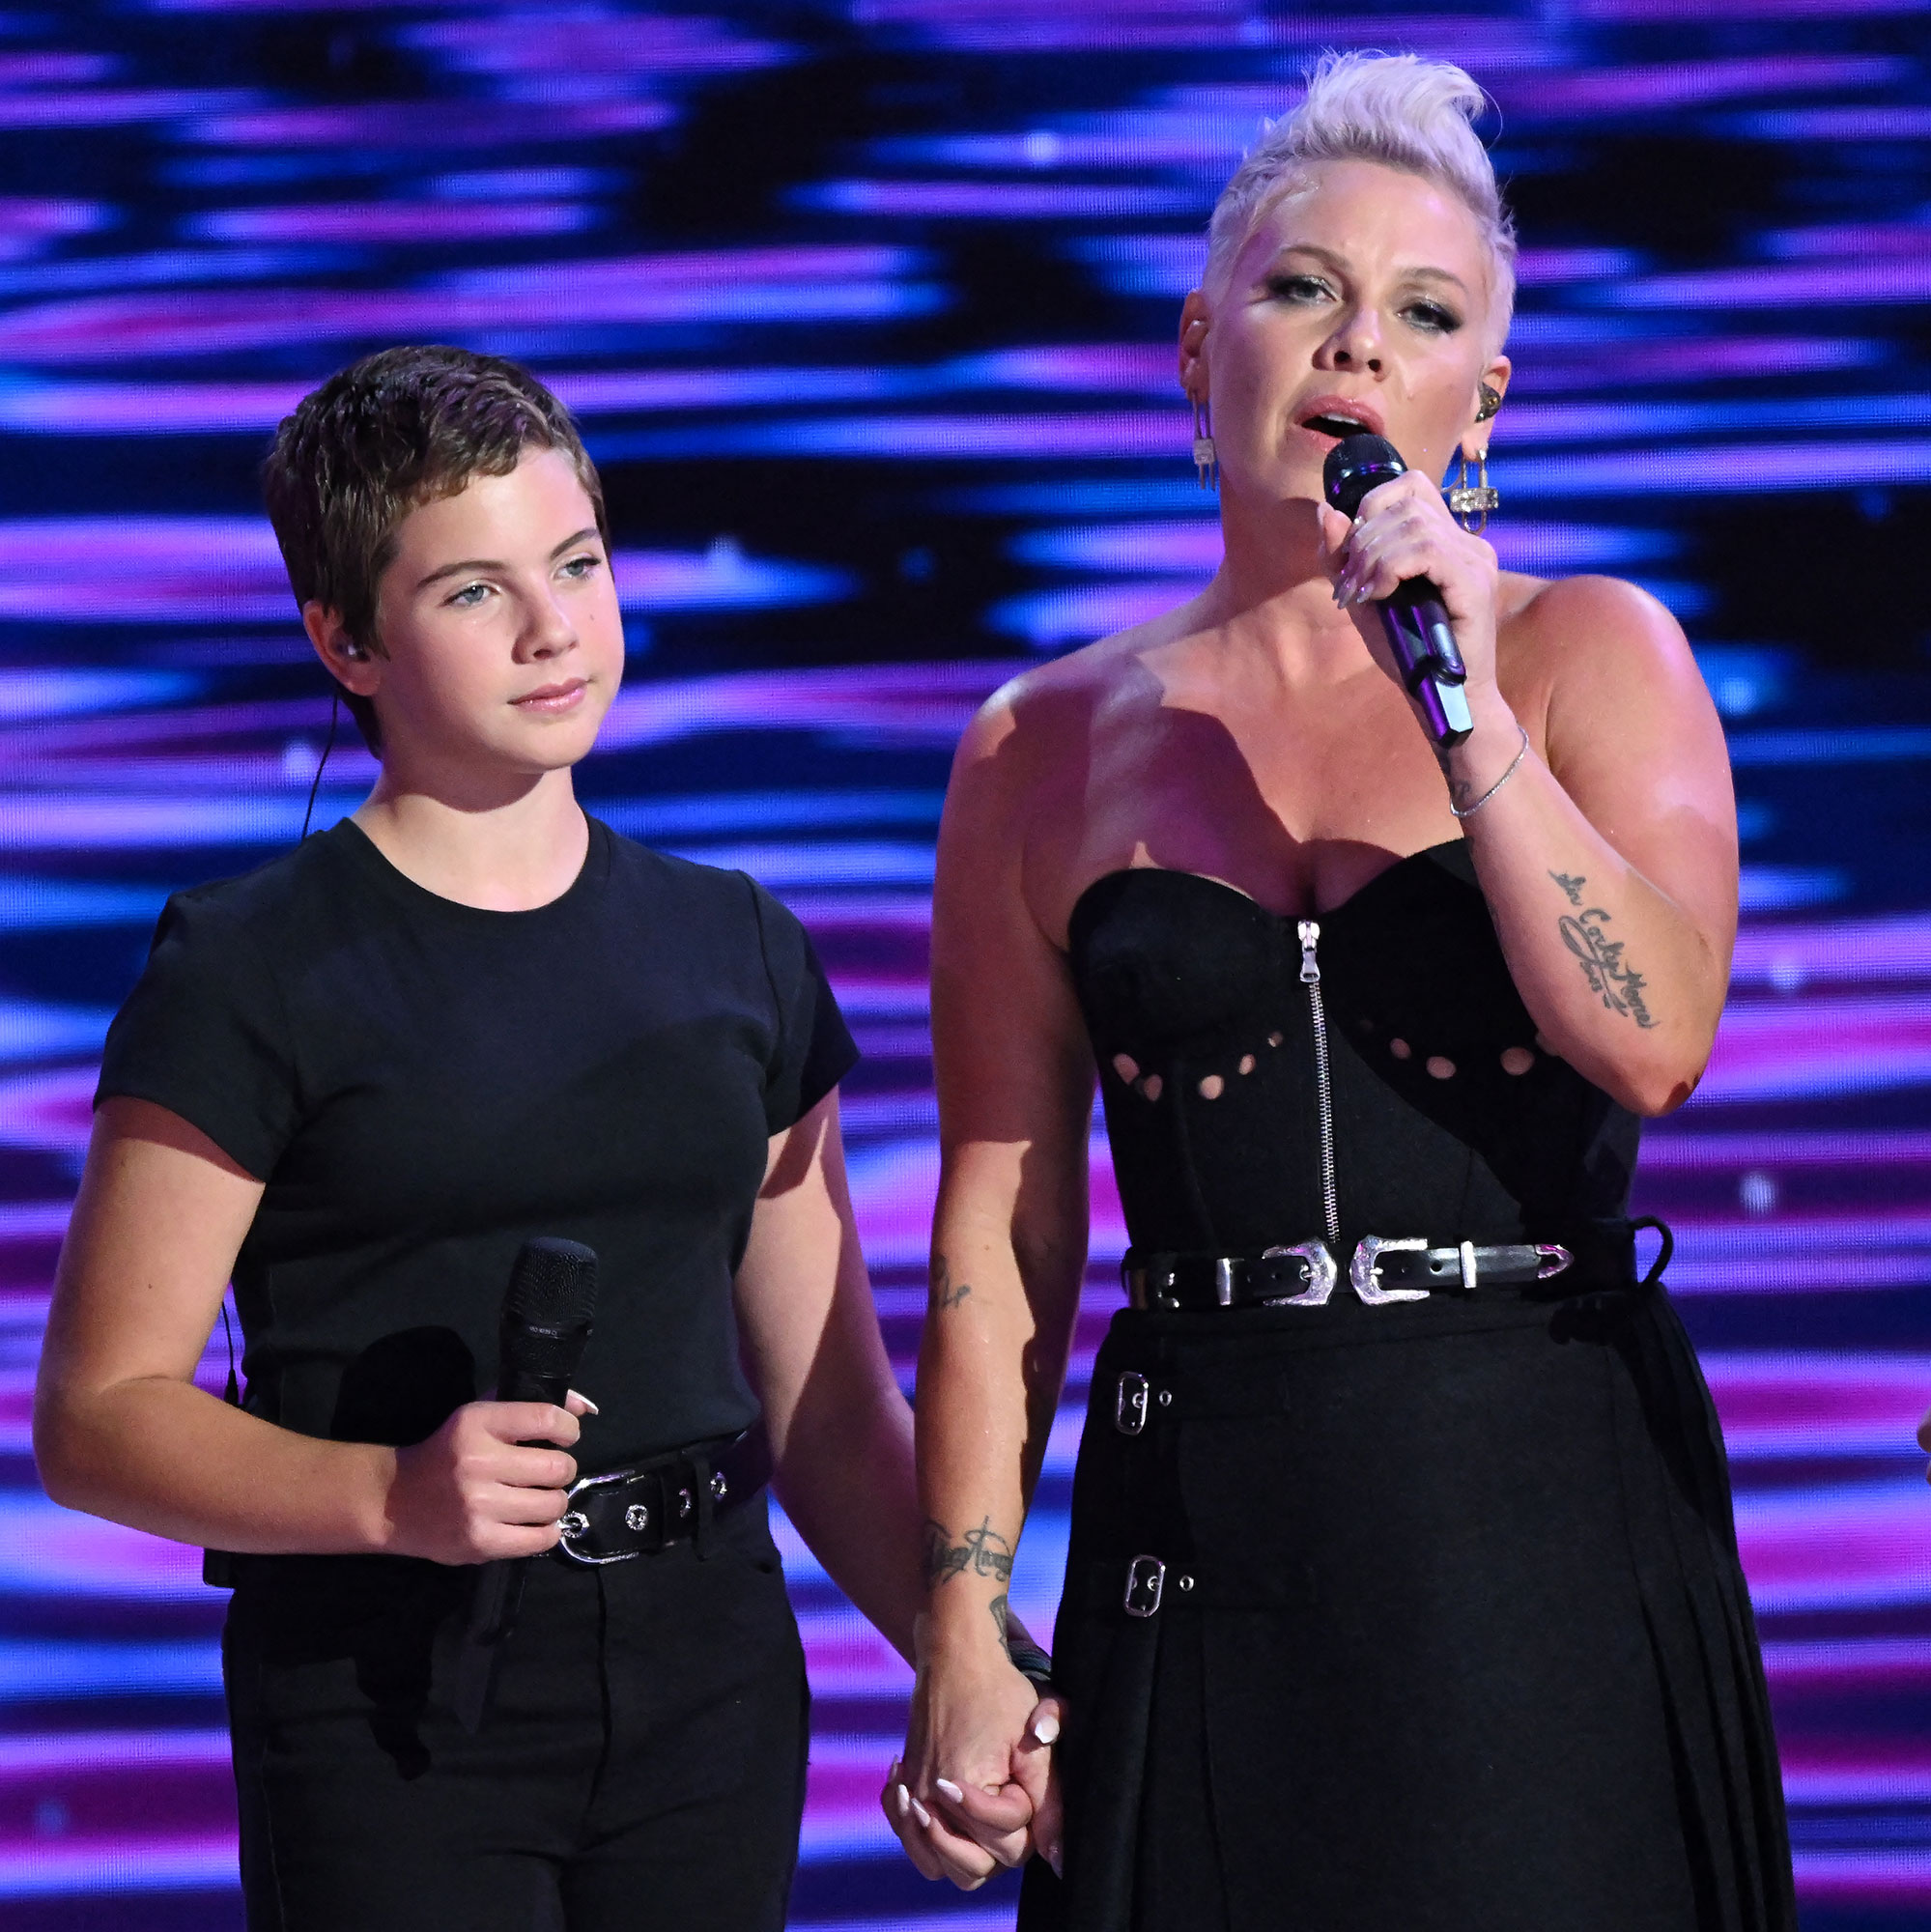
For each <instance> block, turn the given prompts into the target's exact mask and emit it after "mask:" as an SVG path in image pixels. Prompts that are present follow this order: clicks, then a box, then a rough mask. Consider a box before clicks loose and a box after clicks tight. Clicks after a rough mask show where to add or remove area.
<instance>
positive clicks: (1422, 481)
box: [1320, 469, 1499, 699]
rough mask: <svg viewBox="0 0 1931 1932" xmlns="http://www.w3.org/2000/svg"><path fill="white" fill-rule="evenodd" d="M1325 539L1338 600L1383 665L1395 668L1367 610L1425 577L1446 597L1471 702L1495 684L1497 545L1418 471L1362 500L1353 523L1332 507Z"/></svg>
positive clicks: (1323, 523) (1323, 515)
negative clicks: (1453, 510)
mask: <svg viewBox="0 0 1931 1932" xmlns="http://www.w3.org/2000/svg"><path fill="white" fill-rule="evenodd" d="M1320 531H1321V539H1322V542H1323V543H1324V545H1325V546H1326V551H1327V559H1328V567H1329V569H1330V571H1331V572H1332V573H1333V577H1334V597H1335V602H1336V603H1338V604H1339V605H1340V606H1341V607H1342V608H1343V609H1344V610H1347V611H1353V612H1355V613H1356V615H1355V622H1356V623H1357V624H1358V625H1359V626H1360V628H1361V631H1362V634H1363V635H1364V636H1365V637H1366V638H1367V639H1368V647H1369V649H1370V650H1372V651H1373V652H1374V654H1375V659H1376V662H1377V664H1379V665H1381V666H1382V668H1384V669H1386V670H1387V671H1388V672H1389V673H1390V675H1393V674H1394V666H1393V663H1392V661H1391V659H1390V657H1389V654H1388V646H1387V640H1386V639H1385V638H1384V637H1383V636H1382V634H1381V626H1380V624H1379V622H1378V621H1377V618H1376V617H1375V614H1374V613H1373V612H1372V611H1370V610H1369V609H1368V607H1369V606H1370V605H1371V604H1375V603H1378V602H1379V601H1380V600H1381V599H1382V598H1384V597H1387V596H1389V595H1391V594H1392V593H1393V592H1394V590H1395V588H1396V586H1397V585H1399V584H1401V583H1403V582H1406V580H1407V579H1408V578H1410V577H1426V578H1427V579H1428V580H1429V581H1430V582H1432V583H1433V584H1434V586H1435V588H1436V589H1437V590H1439V591H1440V592H1441V604H1442V609H1443V610H1445V611H1447V612H1448V621H1449V624H1450V625H1451V626H1452V627H1453V629H1454V632H1455V641H1456V643H1457V644H1458V645H1459V646H1460V648H1461V651H1462V663H1463V664H1465V665H1466V666H1467V668H1468V686H1469V696H1470V697H1471V699H1472V698H1473V697H1474V696H1476V694H1477V693H1479V692H1481V691H1483V690H1484V689H1485V688H1487V687H1490V686H1492V685H1493V684H1494V681H1495V603H1496V590H1497V580H1498V576H1499V572H1498V569H1497V566H1496V561H1495V550H1494V546H1493V545H1492V544H1490V543H1487V542H1485V541H1484V540H1483V539H1482V538H1481V537H1477V536H1470V535H1469V533H1468V532H1467V531H1466V530H1464V529H1463V528H1462V526H1461V525H1460V524H1458V523H1457V522H1456V521H1455V519H1454V517H1453V516H1451V515H1450V514H1449V509H1448V505H1447V504H1446V503H1445V502H1444V501H1443V500H1442V496H1441V492H1440V491H1439V490H1437V489H1436V488H1435V487H1434V484H1433V483H1431V482H1430V481H1429V480H1428V478H1427V477H1426V476H1424V475H1422V474H1421V473H1420V472H1419V471H1418V470H1413V469H1410V470H1409V471H1408V472H1407V473H1406V475H1404V476H1398V477H1396V478H1395V479H1394V481H1393V482H1390V483H1379V484H1377V485H1376V487H1375V488H1374V489H1372V490H1370V491H1369V492H1368V494H1367V496H1365V497H1363V498H1362V499H1361V513H1360V515H1359V516H1357V517H1356V518H1355V520H1354V521H1353V523H1352V524H1349V521H1348V519H1347V518H1346V517H1344V516H1343V515H1342V514H1341V512H1340V511H1339V510H1334V509H1330V508H1328V507H1327V506H1326V505H1325V504H1323V505H1322V506H1321V511H1320Z"/></svg>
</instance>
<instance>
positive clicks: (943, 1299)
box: [932, 1255, 972, 1308]
mask: <svg viewBox="0 0 1931 1932" xmlns="http://www.w3.org/2000/svg"><path fill="white" fill-rule="evenodd" d="M970 1293H972V1283H971V1282H969V1281H957V1282H955V1281H954V1280H953V1279H952V1271H951V1267H950V1266H949V1265H948V1264H947V1262H946V1258H945V1256H944V1255H934V1256H933V1257H932V1306H933V1307H934V1308H956V1307H957V1306H958V1305H959V1303H960V1302H962V1301H963V1300H964V1299H965V1298H966V1296H967V1295H969V1294H970Z"/></svg>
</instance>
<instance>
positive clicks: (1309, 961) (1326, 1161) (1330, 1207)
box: [1300, 919, 1341, 1248]
mask: <svg viewBox="0 0 1931 1932" xmlns="http://www.w3.org/2000/svg"><path fill="white" fill-rule="evenodd" d="M1300 936H1301V984H1302V985H1303V986H1305V987H1306V988H1307V1004H1308V1017H1309V1019H1310V1020H1311V1021H1312V1022H1313V1024H1314V1085H1315V1093H1316V1094H1317V1096H1318V1097H1319V1099H1320V1206H1321V1212H1322V1214H1323V1215H1324V1216H1325V1218H1326V1223H1327V1244H1328V1246H1329V1248H1338V1247H1339V1246H1340V1245H1341V1202H1340V1198H1339V1196H1338V1195H1337V1193H1336V1191H1335V1183H1334V1085H1333V1082H1332V1080H1331V1079H1330V1077H1329V1075H1328V1067H1327V1015H1326V1013H1325V1011H1324V1010H1323V1009H1322V1007H1321V1002H1320V959H1319V958H1317V957H1316V953H1315V949H1316V948H1317V947H1319V946H1320V921H1318V920H1312V919H1304V920H1302V921H1301V922H1300Z"/></svg>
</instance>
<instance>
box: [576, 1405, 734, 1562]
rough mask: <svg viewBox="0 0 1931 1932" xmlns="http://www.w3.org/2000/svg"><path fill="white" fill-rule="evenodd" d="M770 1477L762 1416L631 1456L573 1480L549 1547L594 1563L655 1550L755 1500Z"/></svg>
mask: <svg viewBox="0 0 1931 1932" xmlns="http://www.w3.org/2000/svg"><path fill="white" fill-rule="evenodd" d="M770 1480H771V1439H770V1437H769V1436H768V1435H766V1434H765V1431H764V1424H763V1423H761V1422H758V1423H753V1426H752V1427H751V1428H749V1429H747V1430H746V1431H745V1432H744V1434H743V1435H735V1436H731V1437H729V1438H727V1439H725V1440H723V1441H713V1442H697V1443H694V1444H692V1446H691V1447H689V1448H688V1449H674V1450H672V1451H671V1452H670V1453H669V1454H668V1455H665V1456H653V1457H650V1458H649V1459H648V1460H646V1461H644V1462H641V1463H623V1464H621V1465H620V1466H619V1467H617V1468H614V1469H602V1470H599V1471H598V1472H597V1473H596V1474H594V1475H589V1476H579V1477H578V1478H577V1480H576V1481H575V1482H574V1483H573V1484H571V1486H570V1494H569V1500H568V1501H567V1502H566V1503H565V1505H564V1510H563V1538H562V1541H561V1542H560V1543H558V1544H557V1546H556V1548H554V1550H553V1551H552V1552H551V1553H552V1554H553V1555H554V1556H555V1557H557V1558H558V1559H559V1560H560V1561H562V1562H564V1563H570V1564H582V1565H585V1566H593V1565H596V1564H600V1563H622V1562H624V1561H625V1560H626V1559H627V1558H629V1557H633V1556H652V1555H655V1554H656V1552H657V1551H658V1550H660V1549H662V1548H665V1546H666V1545H667V1544H671V1543H681V1542H683V1541H685V1540H686V1539H687V1538H692V1537H698V1538H700V1537H701V1536H702V1533H703V1530H704V1527H705V1525H706V1524H707V1523H709V1522H710V1521H711V1520H712V1519H713V1518H715V1517H720V1516H724V1515H726V1514H728V1513H729V1512H730V1511H731V1510H734V1509H736V1508H737V1506H738V1505H739V1504H740V1503H747V1502H749V1501H750V1500H751V1499H752V1497H753V1496H754V1495H756V1494H757V1493H758V1492H759V1491H760V1490H762V1489H763V1488H764V1486H765V1484H767V1483H768V1482H770Z"/></svg>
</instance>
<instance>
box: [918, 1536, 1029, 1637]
mask: <svg viewBox="0 0 1931 1932" xmlns="http://www.w3.org/2000/svg"><path fill="white" fill-rule="evenodd" d="M967 1575H971V1576H974V1577H994V1578H996V1579H997V1580H998V1581H999V1582H1002V1583H1004V1582H1008V1581H1009V1580H1010V1578H1011V1576H1012V1546H1011V1544H1009V1543H1008V1541H1007V1540H1006V1538H1005V1537H1003V1536H1001V1535H1000V1534H999V1532H998V1531H997V1530H996V1529H994V1528H993V1526H992V1519H991V1518H990V1517H986V1518H984V1519H983V1520H981V1521H980V1525H979V1527H978V1528H977V1529H969V1530H967V1531H966V1533H965V1535H964V1536H963V1537H961V1538H960V1539H959V1541H958V1542H957V1543H954V1542H953V1541H952V1533H951V1530H949V1529H948V1528H947V1527H946V1526H945V1524H944V1523H942V1522H933V1521H931V1520H929V1519H928V1520H927V1521H926V1523H925V1580H926V1582H928V1583H933V1584H937V1583H945V1582H949V1581H951V1578H952V1577H964V1576H967ZM1004 1601H1005V1600H1004V1599H1003V1598H1002V1599H1001V1602H1004ZM1003 1614H1004V1613H1003V1612H1002V1615H1003Z"/></svg>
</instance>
